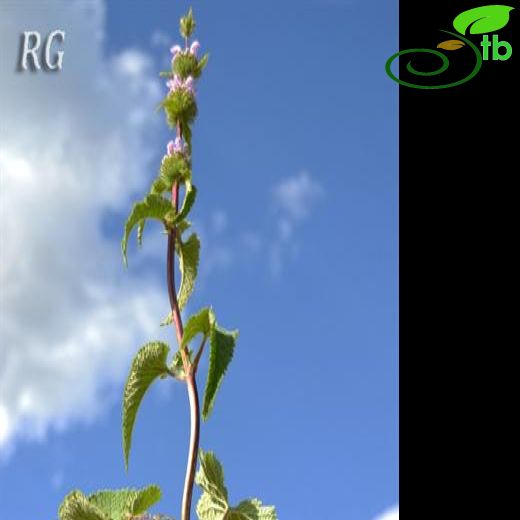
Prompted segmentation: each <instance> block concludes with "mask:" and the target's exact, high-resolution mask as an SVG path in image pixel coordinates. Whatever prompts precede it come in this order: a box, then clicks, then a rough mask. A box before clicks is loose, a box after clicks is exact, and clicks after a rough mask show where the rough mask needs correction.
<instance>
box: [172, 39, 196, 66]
mask: <svg viewBox="0 0 520 520" xmlns="http://www.w3.org/2000/svg"><path fill="white" fill-rule="evenodd" d="M199 48H200V43H199V42H198V41H197V40H195V41H194V42H193V43H192V44H191V45H190V47H189V49H188V48H187V47H186V49H184V51H183V50H182V49H181V46H180V45H174V46H173V47H172V48H171V49H170V52H171V53H172V54H173V58H172V62H174V61H175V59H176V58H177V56H179V55H180V54H190V55H191V56H195V57H196V56H197V52H198V50H199Z"/></svg>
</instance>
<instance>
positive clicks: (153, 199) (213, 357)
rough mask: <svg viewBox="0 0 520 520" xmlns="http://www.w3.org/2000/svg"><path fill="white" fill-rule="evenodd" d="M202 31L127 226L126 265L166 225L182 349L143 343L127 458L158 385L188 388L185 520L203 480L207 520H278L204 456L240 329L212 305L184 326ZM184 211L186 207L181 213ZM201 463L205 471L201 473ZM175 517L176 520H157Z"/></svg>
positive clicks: (130, 399)
mask: <svg viewBox="0 0 520 520" xmlns="http://www.w3.org/2000/svg"><path fill="white" fill-rule="evenodd" d="M194 29H195V20H194V18H193V13H192V11H191V9H190V11H189V12H188V14H187V15H186V16H184V17H183V18H181V22H180V33H181V36H182V37H183V39H184V43H185V48H184V49H182V48H181V47H180V46H179V45H175V46H173V47H172V48H171V52H172V54H173V59H172V69H171V71H168V72H166V73H163V74H162V75H163V76H166V77H168V81H167V83H166V85H167V87H168V88H169V92H168V94H167V95H166V98H165V99H164V100H163V102H162V104H161V106H162V108H164V110H165V112H166V118H167V121H168V124H169V125H170V127H171V128H172V129H175V130H176V134H177V135H176V137H175V140H172V141H170V142H169V143H168V144H167V146H166V152H167V153H166V155H165V156H164V157H163V159H162V162H161V166H160V169H159V175H158V177H157V178H156V179H155V180H154V181H153V183H152V186H151V187H150V191H149V193H148V195H147V196H146V197H145V198H144V199H143V200H142V201H139V202H137V203H135V204H134V207H133V208H132V211H131V213H130V216H129V217H128V220H127V222H126V224H125V230H124V234H123V240H122V242H121V247H122V252H123V259H124V261H125V263H126V259H127V258H126V257H127V254H126V253H127V244H128V238H129V236H130V234H131V232H132V230H133V229H134V228H135V227H137V239H138V243H139V244H141V242H142V238H143V232H144V227H145V223H146V222H147V221H148V220H158V221H159V222H161V223H162V225H163V227H164V229H165V231H166V234H167V236H168V245H167V254H166V279H167V286H168V296H169V300H170V308H171V311H170V314H169V315H168V317H167V318H166V320H165V321H164V322H163V324H169V323H173V326H174V330H175V336H176V338H177V344H178V349H177V351H176V352H175V354H174V356H173V359H171V360H170V361H168V354H169V352H170V347H169V346H168V345H167V344H166V343H164V342H162V341H152V342H149V343H146V344H145V345H143V346H142V347H141V348H140V349H139V351H138V352H137V354H136V355H135V357H134V359H133V361H132V366H131V368H130V372H129V374H128V378H127V381H126V384H125V389H124V395H123V418H122V419H123V421H122V423H123V424H122V431H123V455H124V461H125V466H126V468H127V469H128V458H129V454H130V447H131V444H132V432H133V428H134V424H135V420H136V417H137V412H138V409H139V406H140V404H141V401H142V399H143V397H144V395H145V394H146V392H147V390H148V388H149V387H150V386H151V384H152V383H153V382H154V381H156V380H158V379H168V378H170V377H172V378H174V379H176V380H177V381H181V382H182V383H184V384H186V389H187V391H188V400H189V407H190V442H189V448H188V461H187V465H186V476H185V480H184V490H183V494H182V509H181V520H190V517H191V508H192V498H193V485H194V483H195V482H196V483H197V484H198V485H199V486H200V488H201V490H202V495H201V497H200V499H199V501H198V503H197V508H196V511H197V515H198V517H199V520H231V518H232V519H233V520H277V515H276V510H275V508H274V507H273V506H264V505H263V504H262V502H260V500H257V499H255V498H253V499H247V500H242V502H240V503H238V505H236V506H231V505H230V503H229V498H228V491H227V488H226V486H225V484H224V473H223V469H222V466H221V464H220V462H219V461H218V460H217V458H216V457H215V455H214V454H213V453H212V452H206V453H204V452H203V451H202V450H199V439H200V420H201V416H202V418H204V419H207V418H208V417H209V416H210V414H211V412H212V410H213V406H214V404H215V398H216V395H217V392H218V390H219V388H220V385H221V383H222V380H223V379H224V375H225V374H226V372H227V369H228V366H229V364H230V363H231V360H232V358H233V354H234V350H235V344H236V340H237V338H238V331H237V330H232V331H230V330H226V329H224V328H223V327H221V326H220V325H219V324H218V323H217V320H216V316H215V312H214V311H213V308H212V307H204V308H203V309H201V310H199V311H198V312H197V313H195V314H193V315H192V316H190V317H189V318H188V319H187V321H186V324H185V325H184V324H183V322H182V316H181V311H183V310H185V307H186V304H187V302H188V299H189V298H190V296H191V294H192V292H193V288H194V284H195V279H196V277H197V272H198V266H199V253H200V239H199V237H198V236H197V233H192V234H191V235H190V236H189V237H188V238H183V233H184V232H186V231H187V230H188V229H189V228H190V227H191V222H190V221H189V220H188V219H187V216H188V214H189V213H190V211H191V208H192V206H193V204H194V202H195V197H196V194H197V189H196V187H195V186H194V185H193V182H192V178H193V176H192V146H191V133H192V130H191V125H192V124H193V122H194V120H195V118H196V115H197V101H196V89H195V87H196V80H197V79H198V78H199V77H200V76H201V74H202V71H203V69H204V68H205V66H206V64H207V61H208V55H207V54H206V55H205V56H203V57H202V58H200V59H199V58H198V57H197V52H198V49H199V47H200V44H199V42H198V41H194V42H192V44H191V46H188V45H189V37H190V36H191V34H192V32H193V31H194ZM181 185H182V186H184V190H183V191H184V198H183V202H182V205H181V204H179V192H180V187H181ZM179 206H180V207H179ZM176 256H177V257H178V259H179V271H180V284H179V289H178V291H177V288H176V286H175V261H176ZM199 335H201V336H202V340H201V342H200V344H199V347H198V350H197V352H196V353H195V355H194V356H193V350H192V349H190V344H191V343H192V342H193V341H194V339H195V337H196V336H199ZM207 340H209V347H208V348H209V351H210V353H209V364H208V365H209V366H208V375H207V378H206V388H205V390H204V398H203V402H202V407H201V406H200V403H199V393H198V389H197V369H198V367H199V362H200V359H201V357H202V354H203V352H204V346H205V344H206V341H207ZM197 460H200V469H199V471H198V472H197V473H196V469H197ZM160 498H161V490H160V488H159V487H158V486H154V485H151V486H148V487H146V488H142V489H120V490H103V491H99V492H97V493H93V494H91V495H88V496H87V495H85V494H83V493H82V492H81V491H79V490H74V491H72V492H71V493H69V495H67V497H65V500H64V501H63V503H62V505H61V506H60V510H59V517H60V520H86V519H88V520H138V519H141V520H143V519H145V518H146V519H147V520H148V519H151V518H152V517H150V515H145V514H146V511H147V510H148V509H149V508H150V507H151V506H153V505H154V504H155V503H156V502H157V501H158V500H160ZM153 518H154V519H157V520H158V519H159V518H171V517H164V516H162V515H161V516H159V517H153Z"/></svg>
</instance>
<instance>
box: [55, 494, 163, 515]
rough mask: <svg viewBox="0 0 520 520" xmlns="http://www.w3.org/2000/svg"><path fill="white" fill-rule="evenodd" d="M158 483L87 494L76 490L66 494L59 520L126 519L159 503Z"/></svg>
mask: <svg viewBox="0 0 520 520" xmlns="http://www.w3.org/2000/svg"><path fill="white" fill-rule="evenodd" d="M160 498H161V490H160V489H159V487H158V486H148V487H146V488H142V489H118V490H109V489H106V490H102V491H97V492H96V493H93V494H91V495H90V496H88V497H87V496H85V495H84V494H83V493H82V492H81V491H79V490H76V491H73V492H72V493H69V495H67V496H66V497H65V500H64V501H63V503H62V505H61V506H60V510H59V517H60V520H127V519H128V518H129V517H130V516H131V515H132V516H133V515H139V514H142V513H145V512H146V510H147V509H148V508H149V507H150V506H152V505H153V504H155V503H156V502H158V501H159V500H160Z"/></svg>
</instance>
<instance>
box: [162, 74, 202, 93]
mask: <svg viewBox="0 0 520 520" xmlns="http://www.w3.org/2000/svg"><path fill="white" fill-rule="evenodd" d="M166 86H167V87H168V88H169V89H170V92H175V91H177V90H187V91H188V92H189V93H190V94H192V95H195V80H194V79H193V77H192V76H188V77H187V78H186V79H185V80H183V79H181V78H180V76H178V75H177V74H174V75H173V78H171V79H169V80H168V81H167V82H166Z"/></svg>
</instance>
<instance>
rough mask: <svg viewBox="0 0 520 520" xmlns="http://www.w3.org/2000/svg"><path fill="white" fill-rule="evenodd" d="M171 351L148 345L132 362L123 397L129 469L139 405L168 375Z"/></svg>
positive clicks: (159, 345) (126, 456) (124, 434)
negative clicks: (150, 388) (145, 395)
mask: <svg viewBox="0 0 520 520" xmlns="http://www.w3.org/2000/svg"><path fill="white" fill-rule="evenodd" d="M169 350H170V349H169V347H168V345H166V343H162V342H160V341H156V342H152V343H147V344H146V345H144V346H143V347H141V349H140V350H139V352H138V353H137V355H136V356H135V358H134V360H133V362H132V367H131V368H130V373H129V374H128V378H127V380H126V385H125V391H124V396H123V454H124V458H125V467H126V468H127V469H128V456H129V453H130V447H131V444H132V431H133V428H134V423H135V418H136V415H137V411H138V409H139V405H140V404H141V401H142V399H143V396H144V394H145V393H146V391H147V390H148V388H149V387H150V385H151V384H152V383H153V382H154V381H155V379H157V378H158V377H160V376H164V375H166V374H168V366H167V364H166V358H167V356H168V352H169Z"/></svg>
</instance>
